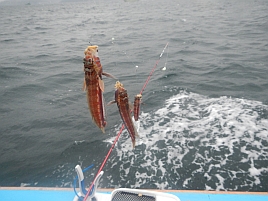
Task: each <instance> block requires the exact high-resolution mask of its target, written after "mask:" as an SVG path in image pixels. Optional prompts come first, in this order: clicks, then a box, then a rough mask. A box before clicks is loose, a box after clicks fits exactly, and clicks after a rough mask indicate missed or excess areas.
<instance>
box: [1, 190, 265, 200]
mask: <svg viewBox="0 0 268 201" xmlns="http://www.w3.org/2000/svg"><path fill="white" fill-rule="evenodd" d="M112 190H113V189H98V191H97V192H98V193H102V194H110V193H111V191H112ZM161 192H166V193H171V194H173V195H175V196H177V197H179V198H180V200H181V201H231V200H236V201H240V200H241V201H242V200H243V201H253V200H254V201H267V200H268V192H226V191H186V190H167V191H161ZM74 196H75V194H74V192H73V189H71V188H38V187H36V188H28V187H17V188H16V187H0V200H6V201H26V200H27V201H36V200H38V201H48V200H49V201H69V200H70V201H71V200H73V198H74Z"/></svg>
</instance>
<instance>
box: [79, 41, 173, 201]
mask: <svg viewBox="0 0 268 201" xmlns="http://www.w3.org/2000/svg"><path fill="white" fill-rule="evenodd" d="M167 47H168V43H167V44H166V46H165V47H164V49H163V51H162V52H161V54H160V56H159V58H158V60H157V61H156V63H155V65H154V67H153V69H152V71H151V72H150V74H149V76H148V78H147V79H146V81H145V83H144V85H143V87H142V89H141V91H140V94H142V92H143V91H144V90H145V88H146V86H147V84H148V83H149V80H150V78H151V77H152V75H153V73H154V71H155V69H156V67H157V65H158V63H159V61H160V59H161V57H162V55H163V54H164V52H165V50H166V48H167ZM124 128H125V125H124V123H122V126H121V128H120V130H119V132H118V134H117V136H116V138H115V140H114V142H113V144H112V146H111V148H110V150H109V151H108V153H107V155H106V156H105V158H104V160H103V162H102V164H101V166H100V168H99V170H98V173H97V174H96V176H95V178H94V180H93V182H92V183H91V185H90V187H89V189H88V191H87V194H86V195H85V197H84V199H83V201H87V198H88V196H89V194H90V192H91V190H92V187H93V185H94V181H95V180H96V178H97V176H98V174H99V173H100V172H101V171H102V169H103V167H104V165H105V164H106V162H107V160H108V158H109V156H110V155H111V153H112V150H113V148H114V146H115V144H116V143H117V141H118V139H119V137H120V135H121V133H122V132H123V130H124Z"/></svg>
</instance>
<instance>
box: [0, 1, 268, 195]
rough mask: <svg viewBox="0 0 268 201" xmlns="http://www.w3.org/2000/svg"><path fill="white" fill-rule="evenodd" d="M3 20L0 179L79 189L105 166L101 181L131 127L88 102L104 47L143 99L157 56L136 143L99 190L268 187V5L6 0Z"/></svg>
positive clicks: (112, 65) (111, 65) (112, 66)
mask: <svg viewBox="0 0 268 201" xmlns="http://www.w3.org/2000/svg"><path fill="white" fill-rule="evenodd" d="M0 27H1V30H0V47H1V48H0V186H38V187H39V186H42V187H71V186H73V180H74V178H75V175H76V174H75V170H74V167H75V166H76V165H77V164H80V165H81V166H82V168H86V167H87V166H89V165H91V164H94V167H93V168H92V169H90V170H89V171H87V172H85V176H86V185H87V186H89V185H90V182H91V181H92V179H93V177H94V175H95V174H96V173H97V171H98V169H99V167H100V165H101V163H102V162H103V160H104V158H105V156H106V155H107V153H108V151H109V150H110V148H111V146H112V143H113V141H114V139H115V137H116V136H117V134H118V133H119V130H120V128H121V126H122V120H121V118H120V115H119V113H118V109H117V106H116V105H111V106H107V107H106V112H107V122H108V125H107V127H106V133H105V134H103V133H102V132H101V131H100V129H99V128H97V126H96V125H95V124H94V123H93V122H92V119H91V116H90V113H89V110H88V107H87V102H86V94H85V92H84V91H83V90H82V85H83V78H84V72H83V62H82V61H83V57H84V50H85V48H86V47H87V46H88V45H90V44H92V45H93V44H95V45H98V46H99V56H100V60H101V63H102V65H103V69H104V71H105V72H108V73H110V74H112V75H114V76H115V77H116V78H118V79H119V80H120V82H122V83H123V84H124V87H125V88H126V89H127V90H128V95H129V98H130V99H131V100H132V101H133V99H134V96H135V95H136V94H137V93H139V92H140V90H141V88H142V87H143V85H144V83H145V81H146V79H147V78H148V75H149V73H150V72H151V70H152V69H153V67H154V66H155V65H156V63H157V61H158V65H157V66H156V69H155V71H154V73H153V75H152V76H151V78H150V81H149V83H148V85H147V86H146V88H145V91H144V92H143V99H142V105H141V115H140V120H139V122H137V127H138V132H139V138H138V139H137V143H136V144H137V145H136V148H135V149H132V144H131V140H130V137H129V135H128V133H127V131H125V130H124V131H123V133H122V134H121V136H120V138H119V140H118V141H117V143H116V145H115V147H114V149H113V151H112V153H111V155H110V157H109V159H108V161H107V163H106V164H105V166H104V169H103V170H104V172H105V173H104V175H103V178H102V179H101V182H100V187H103V188H105V187H107V188H117V187H131V188H153V189H190V190H196V189H198V190H204V189H206V190H230V191H264V192H267V191H268V1H266V0H243V1H233V0H195V1H194V0H191V1H189V0H165V1H160V0H139V1H134V2H133V1H132V2H125V1H123V0H110V1H98V0H95V1H81V2H62V3H57V4H52V3H50V4H32V5H19V6H0ZM167 43H168V47H167V48H166V49H165V51H164V52H163V49H164V47H165V45H166V44H167ZM162 52H163V54H162V55H161V57H160V54H161V53H162ZM103 79H104V82H105V92H104V97H105V100H106V102H109V101H111V100H113V99H114V84H115V81H116V80H114V79H111V78H106V77H104V78H103Z"/></svg>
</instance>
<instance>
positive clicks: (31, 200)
mask: <svg viewBox="0 0 268 201" xmlns="http://www.w3.org/2000/svg"><path fill="white" fill-rule="evenodd" d="M73 198H74V192H73V191H60V190H57V191H56V190H54V191H53V190H52V191H50V190H0V200H3V201H4V200H6V201H36V200H38V201H69V200H70V201H71V200H73Z"/></svg>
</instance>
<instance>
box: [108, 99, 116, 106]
mask: <svg viewBox="0 0 268 201" xmlns="http://www.w3.org/2000/svg"><path fill="white" fill-rule="evenodd" d="M114 103H116V101H115V100H113V101H110V102H109V103H107V106H109V105H112V104H114Z"/></svg>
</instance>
